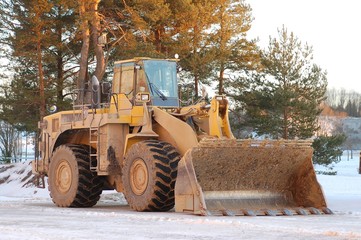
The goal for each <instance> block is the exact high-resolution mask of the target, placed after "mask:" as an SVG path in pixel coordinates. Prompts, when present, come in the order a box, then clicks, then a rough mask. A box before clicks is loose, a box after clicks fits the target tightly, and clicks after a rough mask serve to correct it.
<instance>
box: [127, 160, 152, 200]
mask: <svg viewBox="0 0 361 240" xmlns="http://www.w3.org/2000/svg"><path fill="white" fill-rule="evenodd" d="M130 186H131V188H132V190H133V192H134V193H135V194H136V195H138V196H139V195H142V194H143V193H144V192H145V190H146V189H147V186H148V169H147V165H146V164H145V162H144V161H143V159H136V160H135V161H134V162H133V164H132V166H131V168H130Z"/></svg>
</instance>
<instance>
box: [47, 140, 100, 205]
mask: <svg viewBox="0 0 361 240" xmlns="http://www.w3.org/2000/svg"><path fill="white" fill-rule="evenodd" d="M48 176H49V177H48V185H49V191H50V197H51V198H52V200H53V202H54V203H55V204H56V205H57V206H59V207H92V206H94V205H95V204H96V203H97V202H98V200H99V198H100V194H101V193H102V189H103V181H102V179H101V178H100V177H99V176H97V174H96V173H94V172H91V171H90V157H89V147H88V146H85V145H61V146H59V147H58V148H57V149H56V150H55V151H54V153H53V155H52V157H51V160H50V166H49V174H48Z"/></svg>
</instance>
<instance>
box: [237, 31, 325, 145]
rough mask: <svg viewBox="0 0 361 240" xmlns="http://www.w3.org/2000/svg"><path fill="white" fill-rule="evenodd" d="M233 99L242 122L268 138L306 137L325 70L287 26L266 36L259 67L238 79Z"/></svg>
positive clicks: (313, 122) (321, 92)
mask: <svg viewBox="0 0 361 240" xmlns="http://www.w3.org/2000/svg"><path fill="white" fill-rule="evenodd" d="M242 80H243V82H240V84H243V89H244V91H243V92H240V93H239V94H238V96H235V99H236V100H237V101H239V106H240V108H241V109H240V111H244V113H245V123H244V125H246V126H251V127H253V128H254V130H255V131H256V132H257V133H258V134H259V135H267V136H269V137H272V138H284V139H294V138H309V137H311V136H312V135H313V133H314V132H315V131H316V130H317V129H318V125H317V116H318V115H319V114H320V112H321V109H320V107H319V106H320V103H321V102H322V101H323V100H324V95H325V91H326V87H327V79H326V73H325V72H324V71H322V69H321V68H320V67H319V66H317V65H315V64H313V63H312V48H310V47H309V46H308V45H307V44H306V45H302V44H301V42H300V41H299V40H298V38H297V37H295V36H294V34H293V33H288V31H287V29H285V28H282V29H281V30H279V38H278V39H276V38H273V39H271V38H270V43H269V47H268V49H267V50H265V51H263V53H262V69H261V71H258V72H253V73H251V74H249V75H248V76H247V77H246V78H243V79H242Z"/></svg>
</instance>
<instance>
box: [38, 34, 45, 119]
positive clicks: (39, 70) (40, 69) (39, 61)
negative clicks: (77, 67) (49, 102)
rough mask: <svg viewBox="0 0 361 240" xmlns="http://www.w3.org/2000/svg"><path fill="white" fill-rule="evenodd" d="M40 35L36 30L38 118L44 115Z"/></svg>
mask: <svg viewBox="0 0 361 240" xmlns="http://www.w3.org/2000/svg"><path fill="white" fill-rule="evenodd" d="M41 46H42V45H41V36H40V32H38V39H37V44H36V51H37V63H38V74H39V95H40V106H39V109H40V114H39V115H40V120H42V119H43V118H44V117H45V83H44V72H43V63H42V53H41Z"/></svg>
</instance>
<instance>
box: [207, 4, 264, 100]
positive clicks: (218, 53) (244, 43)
mask: <svg viewBox="0 0 361 240" xmlns="http://www.w3.org/2000/svg"><path fill="white" fill-rule="evenodd" d="M214 16H215V18H216V20H215V24H214V26H212V28H211V30H212V32H211V34H210V37H211V42H212V43H213V46H212V49H213V51H214V52H215V58H214V65H213V66H214V70H215V71H214V72H215V74H216V75H217V77H216V79H217V81H218V87H217V89H218V94H224V93H226V90H225V87H227V86H230V85H231V84H232V83H230V80H231V79H230V77H226V75H233V73H234V72H235V71H242V70H245V69H248V68H254V66H253V65H254V64H256V63H257V61H258V52H257V46H256V44H255V41H248V40H247V38H246V36H247V32H248V30H249V29H250V27H251V22H252V16H251V8H250V6H249V5H248V4H247V3H245V1H235V0H221V1H217V5H216V8H215V10H214ZM227 80H228V81H227ZM230 87H231V88H232V86H230Z"/></svg>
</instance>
